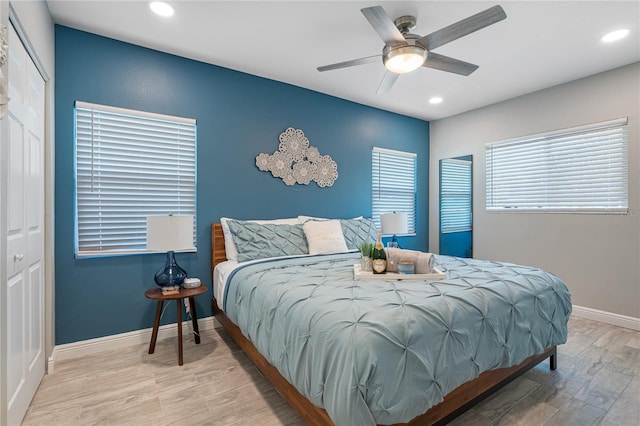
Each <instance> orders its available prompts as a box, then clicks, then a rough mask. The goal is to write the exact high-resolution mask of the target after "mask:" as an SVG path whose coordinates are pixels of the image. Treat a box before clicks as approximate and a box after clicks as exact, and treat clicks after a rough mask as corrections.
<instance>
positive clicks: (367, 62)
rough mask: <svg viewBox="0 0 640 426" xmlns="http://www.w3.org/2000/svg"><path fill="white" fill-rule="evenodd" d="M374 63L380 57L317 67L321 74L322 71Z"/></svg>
mask: <svg viewBox="0 0 640 426" xmlns="http://www.w3.org/2000/svg"><path fill="white" fill-rule="evenodd" d="M376 61H380V55H374V56H367V57H365V58H360V59H352V60H350V61H345V62H338V63H336V64H331V65H324V66H321V67H318V71H320V72H323V71H331V70H337V69H339V68H346V67H353V66H355V65H362V64H369V63H371V62H376Z"/></svg>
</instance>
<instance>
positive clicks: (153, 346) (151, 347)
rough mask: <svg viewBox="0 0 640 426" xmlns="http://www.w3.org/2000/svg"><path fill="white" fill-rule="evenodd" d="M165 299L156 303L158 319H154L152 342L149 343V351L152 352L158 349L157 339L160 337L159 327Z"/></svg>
mask: <svg viewBox="0 0 640 426" xmlns="http://www.w3.org/2000/svg"><path fill="white" fill-rule="evenodd" d="M163 305H164V300H158V304H157V305H156V319H155V320H153V332H152V333H151V343H149V353H150V354H152V353H153V351H155V350H156V339H157V338H158V327H159V326H160V314H162V306H163Z"/></svg>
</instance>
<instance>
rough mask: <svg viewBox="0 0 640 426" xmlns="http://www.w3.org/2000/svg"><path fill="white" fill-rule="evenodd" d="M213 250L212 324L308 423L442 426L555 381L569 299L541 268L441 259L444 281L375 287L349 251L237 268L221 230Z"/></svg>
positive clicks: (258, 261) (217, 226)
mask: <svg viewBox="0 0 640 426" xmlns="http://www.w3.org/2000/svg"><path fill="white" fill-rule="evenodd" d="M358 223H360V222H358ZM298 228H299V227H298ZM296 229H297V228H296ZM343 229H344V228H343ZM250 231H251V232H255V229H251V230H250ZM346 231H348V230H345V238H346V235H347V234H346ZM265 238H267V237H265ZM284 238H285V239H288V238H291V236H290V235H289V234H287V235H286V236H285V237H284ZM267 239H271V240H273V237H272V236H269V237H268V238H267ZM275 245H276V246H279V245H282V244H275ZM212 249H213V250H212V265H213V268H215V269H213V271H212V272H213V273H214V287H215V290H214V298H213V301H212V305H213V310H214V314H215V316H216V318H217V319H218V321H219V322H220V323H221V324H222V326H223V328H224V330H225V332H226V333H227V334H228V335H229V336H230V337H231V338H232V339H233V340H234V341H236V343H238V345H239V346H240V347H241V348H242V349H243V350H244V352H245V353H246V354H247V356H248V357H249V358H250V359H251V360H252V361H253V362H254V364H255V365H256V366H257V367H258V368H259V369H260V370H261V372H262V373H263V374H264V375H265V377H267V378H268V379H269V380H270V381H271V382H272V383H273V385H274V387H275V388H276V389H277V390H278V391H279V392H280V393H281V395H282V396H283V397H284V398H285V399H286V400H287V401H288V402H289V403H290V404H291V406H292V407H293V408H294V409H295V410H296V411H297V412H298V413H299V414H300V415H301V416H302V418H303V419H304V421H305V422H306V423H307V424H311V425H333V424H338V425H342V424H352V425H358V424H363V425H371V424H411V425H430V424H443V423H446V422H447V421H449V420H451V419H452V418H454V417H455V416H457V415H459V414H460V413H462V412H464V411H465V410H466V409H468V408H469V407H471V406H472V405H473V404H475V403H477V402H478V401H479V400H481V399H483V398H485V397H486V396H488V395H489V394H490V393H492V392H494V391H495V390H497V389H499V388H500V387H502V386H504V385H505V384H507V383H509V382H510V381H512V380H514V379H515V378H517V377H518V376H520V375H521V374H523V373H524V372H526V371H527V370H528V369H530V368H532V367H533V366H535V365H536V364H538V363H540V362H542V361H543V360H545V359H547V358H549V359H550V368H551V370H554V369H555V368H556V356H557V353H556V346H557V345H558V344H562V343H564V342H565V341H566V336H567V321H568V318H569V315H570V313H571V300H570V294H569V292H568V290H567V289H566V286H565V285H564V284H563V283H562V281H561V280H559V279H558V278H557V277H555V276H554V275H552V274H549V273H547V272H545V271H541V270H539V269H535V268H530V267H524V266H520V265H513V264H506V263H497V262H487V261H479V260H473V259H471V260H465V259H459V258H451V257H447V256H435V258H436V265H437V266H438V267H439V269H441V270H443V271H444V272H445V274H446V276H447V277H446V278H445V279H444V280H442V281H438V282H418V281H406V282H405V281H403V282H396V281H389V282H387V281H376V282H375V283H374V282H368V281H366V280H365V281H355V280H354V279H353V269H352V268H353V264H354V263H356V262H357V259H358V254H357V253H353V252H349V251H347V252H341V253H333V254H315V255H304V254H295V255H292V256H283V257H281V256H277V257H275V258H272V257H268V258H263V259H255V260H252V261H248V262H242V263H239V264H237V265H231V266H230V265H229V263H231V262H226V260H227V252H226V249H225V236H224V234H223V231H222V226H221V224H219V223H214V224H212ZM258 249H260V248H259V247H258ZM297 250H302V251H304V249H297ZM278 254H280V253H278ZM218 265H220V268H216V267H217V266H218ZM225 268H226V269H227V271H226V272H225V273H224V274H223V275H224V282H225V284H224V285H223V286H221V285H220V283H218V282H217V281H220V276H219V275H220V273H219V272H220V270H224V269H225ZM220 287H223V288H222V289H221V288H220ZM229 293H232V294H233V295H232V296H230V295H229ZM462 294H464V297H462ZM491 295H493V296H495V295H499V297H497V298H491V297H490V296H491ZM465 298H466V299H467V300H465ZM457 299H461V300H462V301H461V302H460V303H462V304H461V305H453V304H452V303H453V301H455V300H457ZM468 299H472V300H473V302H472V303H471V302H469V300H468ZM254 314H257V316H256V315H254ZM293 318H295V319H293ZM498 323H500V324H498ZM469 348H471V349H469ZM356 352H357V353H356Z"/></svg>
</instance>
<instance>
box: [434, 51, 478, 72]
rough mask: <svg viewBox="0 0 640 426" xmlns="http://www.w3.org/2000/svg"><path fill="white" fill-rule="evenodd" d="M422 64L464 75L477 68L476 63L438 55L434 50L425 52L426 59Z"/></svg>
mask: <svg viewBox="0 0 640 426" xmlns="http://www.w3.org/2000/svg"><path fill="white" fill-rule="evenodd" d="M422 66H423V67H427V68H433V69H436V70H440V71H447V72H452V73H454V74H460V75H465V76H466V75H469V74H471V73H472V72H474V71H475V70H477V69H478V68H479V67H478V66H477V65H474V64H470V63H469V62H464V61H460V60H458V59H453V58H450V57H448V56H444V55H438V54H437V53H434V52H429V53H428V54H427V60H426V61H424V64H422Z"/></svg>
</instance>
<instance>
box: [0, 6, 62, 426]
mask: <svg viewBox="0 0 640 426" xmlns="http://www.w3.org/2000/svg"><path fill="white" fill-rule="evenodd" d="M0 25H5V26H6V27H7V28H8V27H9V26H10V25H13V27H14V29H15V31H16V33H17V34H18V37H20V39H21V41H22V43H23V44H24V47H25V49H26V50H27V53H28V54H29V56H30V57H31V59H32V60H33V63H34V64H35V66H36V69H37V70H38V72H39V73H40V75H41V76H42V79H43V80H44V83H45V87H44V91H45V105H44V135H43V136H44V193H45V198H44V206H43V208H44V224H43V226H44V233H45V235H44V287H45V290H44V351H45V354H44V355H45V356H44V359H45V366H44V367H45V374H47V373H48V374H50V373H52V372H53V368H52V365H53V364H52V360H51V358H50V357H51V354H52V352H53V348H54V345H55V311H54V309H55V304H54V303H55V281H54V277H55V274H54V240H53V236H54V182H55V180H54V176H55V174H54V173H55V143H54V140H55V138H54V135H55V133H54V115H53V111H54V108H53V103H54V102H53V101H54V89H53V87H54V85H53V80H52V78H51V76H50V75H49V73H48V72H47V69H46V67H45V66H44V64H43V62H42V61H41V60H40V58H39V55H38V53H37V51H36V48H35V47H34V44H33V43H32V42H31V39H30V37H29V33H28V31H27V30H26V27H25V26H24V25H22V23H21V22H20V19H19V17H18V13H17V12H16V11H15V10H14V8H13V5H12V4H11V3H10V2H9V1H6V0H0ZM7 71H8V66H7V65H6V64H5V65H4V66H3V67H2V72H3V74H4V75H5V77H6V78H7V79H8V78H9V76H8V75H7ZM51 72H52V73H53V72H54V70H51ZM7 122H8V120H5V119H4V118H2V119H0V139H2V140H3V141H5V140H8V139H7V138H8V137H9V126H8V125H7ZM3 145H4V144H3ZM7 171H8V163H7V156H6V152H5V150H4V149H3V148H2V146H0V199H1V200H6V197H7V186H6V185H7ZM6 213H7V205H6V203H5V202H3V203H0V217H2V218H6V217H7V216H6ZM0 235H2V236H3V237H2V239H1V240H0V259H3V260H4V259H6V255H7V241H6V238H5V237H4V236H5V235H6V224H5V222H4V220H0ZM3 263H4V262H0V265H2V266H1V267H0V283H2V285H0V312H2V315H4V314H5V312H6V306H5V304H6V300H7V293H6V285H5V283H6V281H7V271H6V269H5V267H4V265H3ZM6 326H7V325H6V321H0V351H2V354H3V356H2V357H0V358H1V359H2V363H1V364H0V371H1V372H2V374H0V376H1V378H0V424H5V423H6V420H7V401H6V398H7V394H6V390H7V382H6V376H7V375H6V374H5V372H6V368H7V364H6V357H5V356H4V354H5V353H6V351H7V340H6V336H7V330H6Z"/></svg>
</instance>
